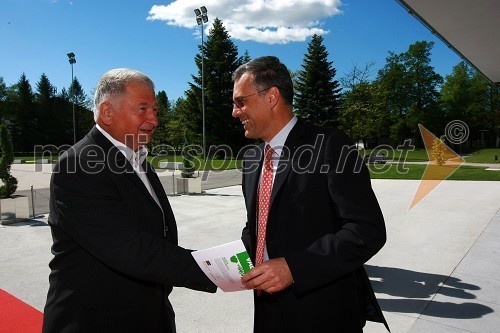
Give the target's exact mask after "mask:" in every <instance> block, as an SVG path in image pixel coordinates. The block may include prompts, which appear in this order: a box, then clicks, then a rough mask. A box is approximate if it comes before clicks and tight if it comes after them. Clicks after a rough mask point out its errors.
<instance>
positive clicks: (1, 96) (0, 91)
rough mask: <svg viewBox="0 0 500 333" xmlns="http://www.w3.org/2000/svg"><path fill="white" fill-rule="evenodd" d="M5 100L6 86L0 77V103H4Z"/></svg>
mask: <svg viewBox="0 0 500 333" xmlns="http://www.w3.org/2000/svg"><path fill="white" fill-rule="evenodd" d="M6 98H7V86H6V84H5V82H4V80H3V77H2V76H0V102H3V101H5V99H6Z"/></svg>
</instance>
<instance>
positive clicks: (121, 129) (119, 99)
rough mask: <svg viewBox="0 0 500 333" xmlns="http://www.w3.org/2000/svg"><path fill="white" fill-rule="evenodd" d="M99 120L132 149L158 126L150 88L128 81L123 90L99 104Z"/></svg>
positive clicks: (145, 139)
mask: <svg viewBox="0 0 500 333" xmlns="http://www.w3.org/2000/svg"><path fill="white" fill-rule="evenodd" d="M100 107H101V112H100V114H101V116H100V118H101V121H100V122H99V124H100V125H101V124H102V125H101V126H103V125H104V129H105V130H106V132H108V133H109V134H110V135H111V136H112V137H113V138H114V139H116V140H118V141H120V142H122V143H124V144H125V145H126V146H127V147H129V148H131V149H132V150H133V151H137V150H138V149H139V147H140V146H142V145H145V144H147V143H149V142H150V141H151V137H152V136H153V133H154V131H155V128H156V127H157V126H158V119H157V114H158V106H157V103H156V96H155V92H154V90H153V89H151V88H150V87H148V86H146V85H143V84H134V83H132V84H128V85H127V87H126V89H125V92H124V93H122V94H120V95H117V96H113V97H111V98H110V99H109V100H108V101H105V102H103V103H101V106H100Z"/></svg>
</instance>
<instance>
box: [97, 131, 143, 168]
mask: <svg viewBox="0 0 500 333" xmlns="http://www.w3.org/2000/svg"><path fill="white" fill-rule="evenodd" d="M95 126H96V127H97V129H98V130H99V132H101V133H102V135H104V137H106V139H108V140H109V141H111V143H112V144H113V145H114V146H115V147H116V148H118V150H120V151H121V152H122V154H123V156H125V158H126V159H127V160H128V161H129V162H130V164H132V166H136V165H141V164H142V162H144V159H145V158H146V157H147V156H148V150H147V148H146V147H145V146H139V149H138V150H137V152H134V151H133V150H132V149H130V148H129V147H127V146H126V145H125V144H124V143H122V142H120V141H118V140H116V139H115V138H113V137H112V136H111V135H110V134H109V133H108V132H106V131H105V130H104V129H103V128H102V127H101V126H99V125H98V124H96V125H95Z"/></svg>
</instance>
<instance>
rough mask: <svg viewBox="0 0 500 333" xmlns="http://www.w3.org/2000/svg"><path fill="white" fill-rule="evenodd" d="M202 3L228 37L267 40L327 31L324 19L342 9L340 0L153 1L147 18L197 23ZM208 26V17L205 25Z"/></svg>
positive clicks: (188, 24)
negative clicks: (218, 21)
mask: <svg viewBox="0 0 500 333" xmlns="http://www.w3.org/2000/svg"><path fill="white" fill-rule="evenodd" d="M200 5H204V6H206V7H207V9H208V16H209V18H210V19H213V18H215V17H218V18H219V19H220V20H222V22H223V23H224V26H225V27H226V29H227V30H228V32H229V35H230V36H231V38H235V39H240V40H253V41H256V42H261V43H267V44H277V43H280V44H286V43H289V42H295V41H304V40H305V39H306V38H307V37H309V36H312V35H314V34H318V35H323V34H326V33H328V31H327V30H324V29H322V28H321V26H322V25H323V21H324V20H325V19H326V18H328V17H331V16H334V15H337V14H339V13H341V11H340V9H339V8H340V6H341V5H342V3H341V1H340V0H204V1H201V2H200V0H176V1H173V2H171V3H170V4H168V5H154V6H153V7H152V8H151V10H150V11H149V16H148V18H147V19H148V20H160V21H165V22H166V24H168V25H172V26H179V27H184V28H190V29H192V28H195V27H197V24H196V19H195V14H194V12H193V11H194V9H196V8H199V7H200ZM210 26H211V22H210V21H209V22H208V24H207V29H208V28H209V27H210Z"/></svg>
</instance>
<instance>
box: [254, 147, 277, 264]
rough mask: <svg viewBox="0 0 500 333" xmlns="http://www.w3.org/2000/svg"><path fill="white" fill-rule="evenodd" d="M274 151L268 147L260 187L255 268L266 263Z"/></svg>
mask: <svg viewBox="0 0 500 333" xmlns="http://www.w3.org/2000/svg"><path fill="white" fill-rule="evenodd" d="M273 153H274V150H273V149H272V148H271V146H269V145H266V149H265V154H264V172H263V173H262V179H261V180H260V185H259V194H258V196H259V207H258V220H257V221H258V222H257V251H256V254H255V266H258V265H260V264H262V262H263V261H264V247H265V244H266V225H267V215H268V214H269V205H270V203H271V190H272V188H273V159H272V156H273Z"/></svg>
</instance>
